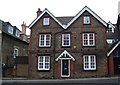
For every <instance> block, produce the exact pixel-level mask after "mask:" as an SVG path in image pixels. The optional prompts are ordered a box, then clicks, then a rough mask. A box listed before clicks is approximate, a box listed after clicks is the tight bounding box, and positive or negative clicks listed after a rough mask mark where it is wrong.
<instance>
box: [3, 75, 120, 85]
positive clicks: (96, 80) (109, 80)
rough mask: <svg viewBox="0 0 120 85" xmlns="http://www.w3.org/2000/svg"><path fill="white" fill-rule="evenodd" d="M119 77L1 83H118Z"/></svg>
mask: <svg viewBox="0 0 120 85" xmlns="http://www.w3.org/2000/svg"><path fill="white" fill-rule="evenodd" d="M119 82H120V78H118V77H112V78H85V79H60V80H57V79H55V80H3V83H2V85H56V84H57V85H120V83H119Z"/></svg>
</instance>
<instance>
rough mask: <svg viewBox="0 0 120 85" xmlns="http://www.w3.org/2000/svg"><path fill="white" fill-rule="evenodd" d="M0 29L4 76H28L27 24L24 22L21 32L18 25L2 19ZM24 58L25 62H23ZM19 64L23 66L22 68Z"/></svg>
mask: <svg viewBox="0 0 120 85" xmlns="http://www.w3.org/2000/svg"><path fill="white" fill-rule="evenodd" d="M0 29H1V49H2V51H1V52H2V68H3V69H2V73H3V77H11V76H27V74H28V44H29V43H28V40H27V36H26V34H25V33H26V31H25V30H26V26H25V24H24V23H23V24H22V32H21V31H20V30H19V29H18V28H17V27H16V26H12V25H11V24H10V23H9V22H4V21H2V20H0ZM23 58H24V59H23ZM21 59H22V60H21ZM23 60H24V61H25V62H23ZM23 64H24V65H23ZM21 65H22V66H21ZM19 66H21V68H20V67H19ZM22 70H24V71H26V72H24V71H22ZM19 71H20V72H22V73H20V72H19Z"/></svg>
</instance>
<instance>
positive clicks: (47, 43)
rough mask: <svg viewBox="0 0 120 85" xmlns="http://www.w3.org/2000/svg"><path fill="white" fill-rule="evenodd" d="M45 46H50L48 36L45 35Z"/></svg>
mask: <svg viewBox="0 0 120 85" xmlns="http://www.w3.org/2000/svg"><path fill="white" fill-rule="evenodd" d="M46 46H50V35H46Z"/></svg>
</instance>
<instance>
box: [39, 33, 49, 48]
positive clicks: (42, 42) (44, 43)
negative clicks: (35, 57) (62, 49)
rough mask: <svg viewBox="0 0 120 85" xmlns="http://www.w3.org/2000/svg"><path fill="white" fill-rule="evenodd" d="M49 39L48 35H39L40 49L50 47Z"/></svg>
mask: <svg viewBox="0 0 120 85" xmlns="http://www.w3.org/2000/svg"><path fill="white" fill-rule="evenodd" d="M50 38H51V35H50V34H41V35H40V46H42V47H48V46H50V42H51V39H50Z"/></svg>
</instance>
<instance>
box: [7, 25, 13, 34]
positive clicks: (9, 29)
mask: <svg viewBox="0 0 120 85" xmlns="http://www.w3.org/2000/svg"><path fill="white" fill-rule="evenodd" d="M8 33H10V34H13V27H12V26H9V27H8Z"/></svg>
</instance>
